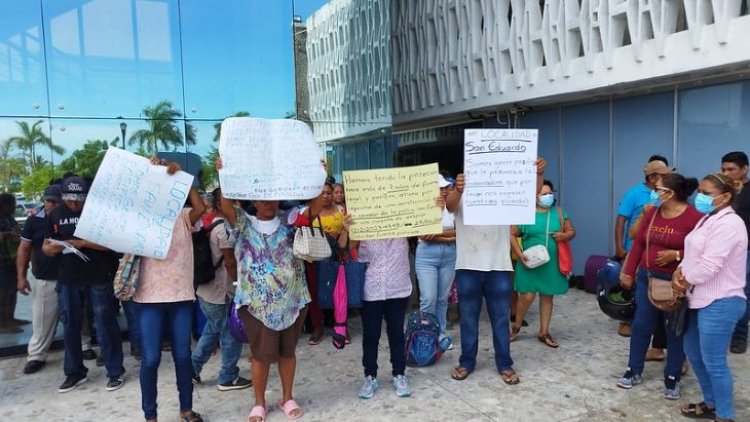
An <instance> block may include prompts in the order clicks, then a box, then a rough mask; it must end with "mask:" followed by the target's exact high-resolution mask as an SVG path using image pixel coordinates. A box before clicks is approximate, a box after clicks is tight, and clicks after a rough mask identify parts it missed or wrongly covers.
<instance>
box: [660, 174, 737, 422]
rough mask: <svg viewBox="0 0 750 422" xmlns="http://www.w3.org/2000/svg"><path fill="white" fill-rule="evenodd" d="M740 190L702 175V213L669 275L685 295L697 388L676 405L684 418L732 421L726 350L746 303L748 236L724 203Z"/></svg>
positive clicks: (721, 178) (720, 177) (721, 177)
mask: <svg viewBox="0 0 750 422" xmlns="http://www.w3.org/2000/svg"><path fill="white" fill-rule="evenodd" d="M741 189H742V183H741V182H740V181H733V180H732V179H730V178H729V177H727V176H724V175H721V174H709V175H708V176H706V177H705V178H703V180H702V181H701V183H700V187H699V189H698V190H699V193H698V195H697V196H696V198H695V207H696V209H697V210H698V211H700V212H702V213H704V214H706V216H705V217H703V219H701V221H700V222H699V223H698V225H697V226H696V228H695V230H693V231H692V232H691V233H690V234H689V235H688V236H687V238H685V260H684V261H683V263H682V265H680V267H679V268H678V269H677V271H675V273H674V277H673V278H672V288H673V289H674V290H675V292H677V293H687V298H688V306H689V308H690V310H689V312H688V317H687V324H688V326H687V330H686V332H685V335H684V342H685V354H686V355H687V357H688V359H689V360H690V364H691V365H692V367H693V371H695V376H696V377H697V378H698V383H699V384H700V386H701V391H702V392H703V401H702V402H700V403H691V404H688V405H685V406H683V407H682V409H680V410H681V412H682V414H683V415H685V416H688V417H700V418H706V419H708V418H712V417H713V418H714V420H716V421H721V422H723V421H732V420H734V399H733V381H732V372H731V371H730V369H729V365H728V364H727V350H728V349H729V343H730V341H731V338H732V332H733V331H734V327H735V325H736V324H737V321H739V319H740V318H741V317H742V315H744V313H745V307H746V306H747V304H746V300H747V299H746V297H745V292H744V287H745V268H746V265H747V261H746V259H747V244H748V239H747V230H746V229H745V223H744V222H743V221H742V219H741V218H740V217H739V216H738V215H737V214H736V213H735V211H734V210H733V209H732V207H731V206H730V205H731V204H732V201H733V200H734V198H735V197H736V196H737V195H738V194H739V192H740V190H741Z"/></svg>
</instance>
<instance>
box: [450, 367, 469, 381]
mask: <svg viewBox="0 0 750 422" xmlns="http://www.w3.org/2000/svg"><path fill="white" fill-rule="evenodd" d="M469 374H470V372H469V370H468V369H466V368H464V367H463V366H457V367H455V368H453V370H452V371H451V378H453V379H454V380H456V381H463V380H465V379H466V378H468V377H469Z"/></svg>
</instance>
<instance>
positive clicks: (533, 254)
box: [523, 211, 550, 269]
mask: <svg viewBox="0 0 750 422" xmlns="http://www.w3.org/2000/svg"><path fill="white" fill-rule="evenodd" d="M549 219H550V212H549V211H547V230H546V233H545V235H544V245H535V246H532V247H530V248H528V249H525V250H524V251H523V255H524V256H525V257H526V268H529V269H534V268H538V267H541V266H542V265H544V264H546V263H548V262H549V251H548V250H547V242H548V239H549Z"/></svg>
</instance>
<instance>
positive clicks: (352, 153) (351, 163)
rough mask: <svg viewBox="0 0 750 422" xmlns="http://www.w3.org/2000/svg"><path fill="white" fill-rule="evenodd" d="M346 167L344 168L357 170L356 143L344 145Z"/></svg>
mask: <svg viewBox="0 0 750 422" xmlns="http://www.w3.org/2000/svg"><path fill="white" fill-rule="evenodd" d="M343 148H344V168H343V169H342V170H355V169H356V168H357V151H356V146H355V145H354V144H349V145H344V146H343Z"/></svg>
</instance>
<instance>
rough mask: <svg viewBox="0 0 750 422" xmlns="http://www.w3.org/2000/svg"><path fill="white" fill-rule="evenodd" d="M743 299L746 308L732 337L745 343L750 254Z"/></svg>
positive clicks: (749, 310)
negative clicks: (745, 302) (745, 301)
mask: <svg viewBox="0 0 750 422" xmlns="http://www.w3.org/2000/svg"><path fill="white" fill-rule="evenodd" d="M745 297H747V305H748V306H747V309H746V310H745V315H743V316H742V318H740V320H739V321H738V322H737V325H736V326H735V328H734V334H733V335H732V337H733V338H736V339H738V340H744V341H747V325H748V323H749V322H750V252H748V253H747V269H746V270H745Z"/></svg>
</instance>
